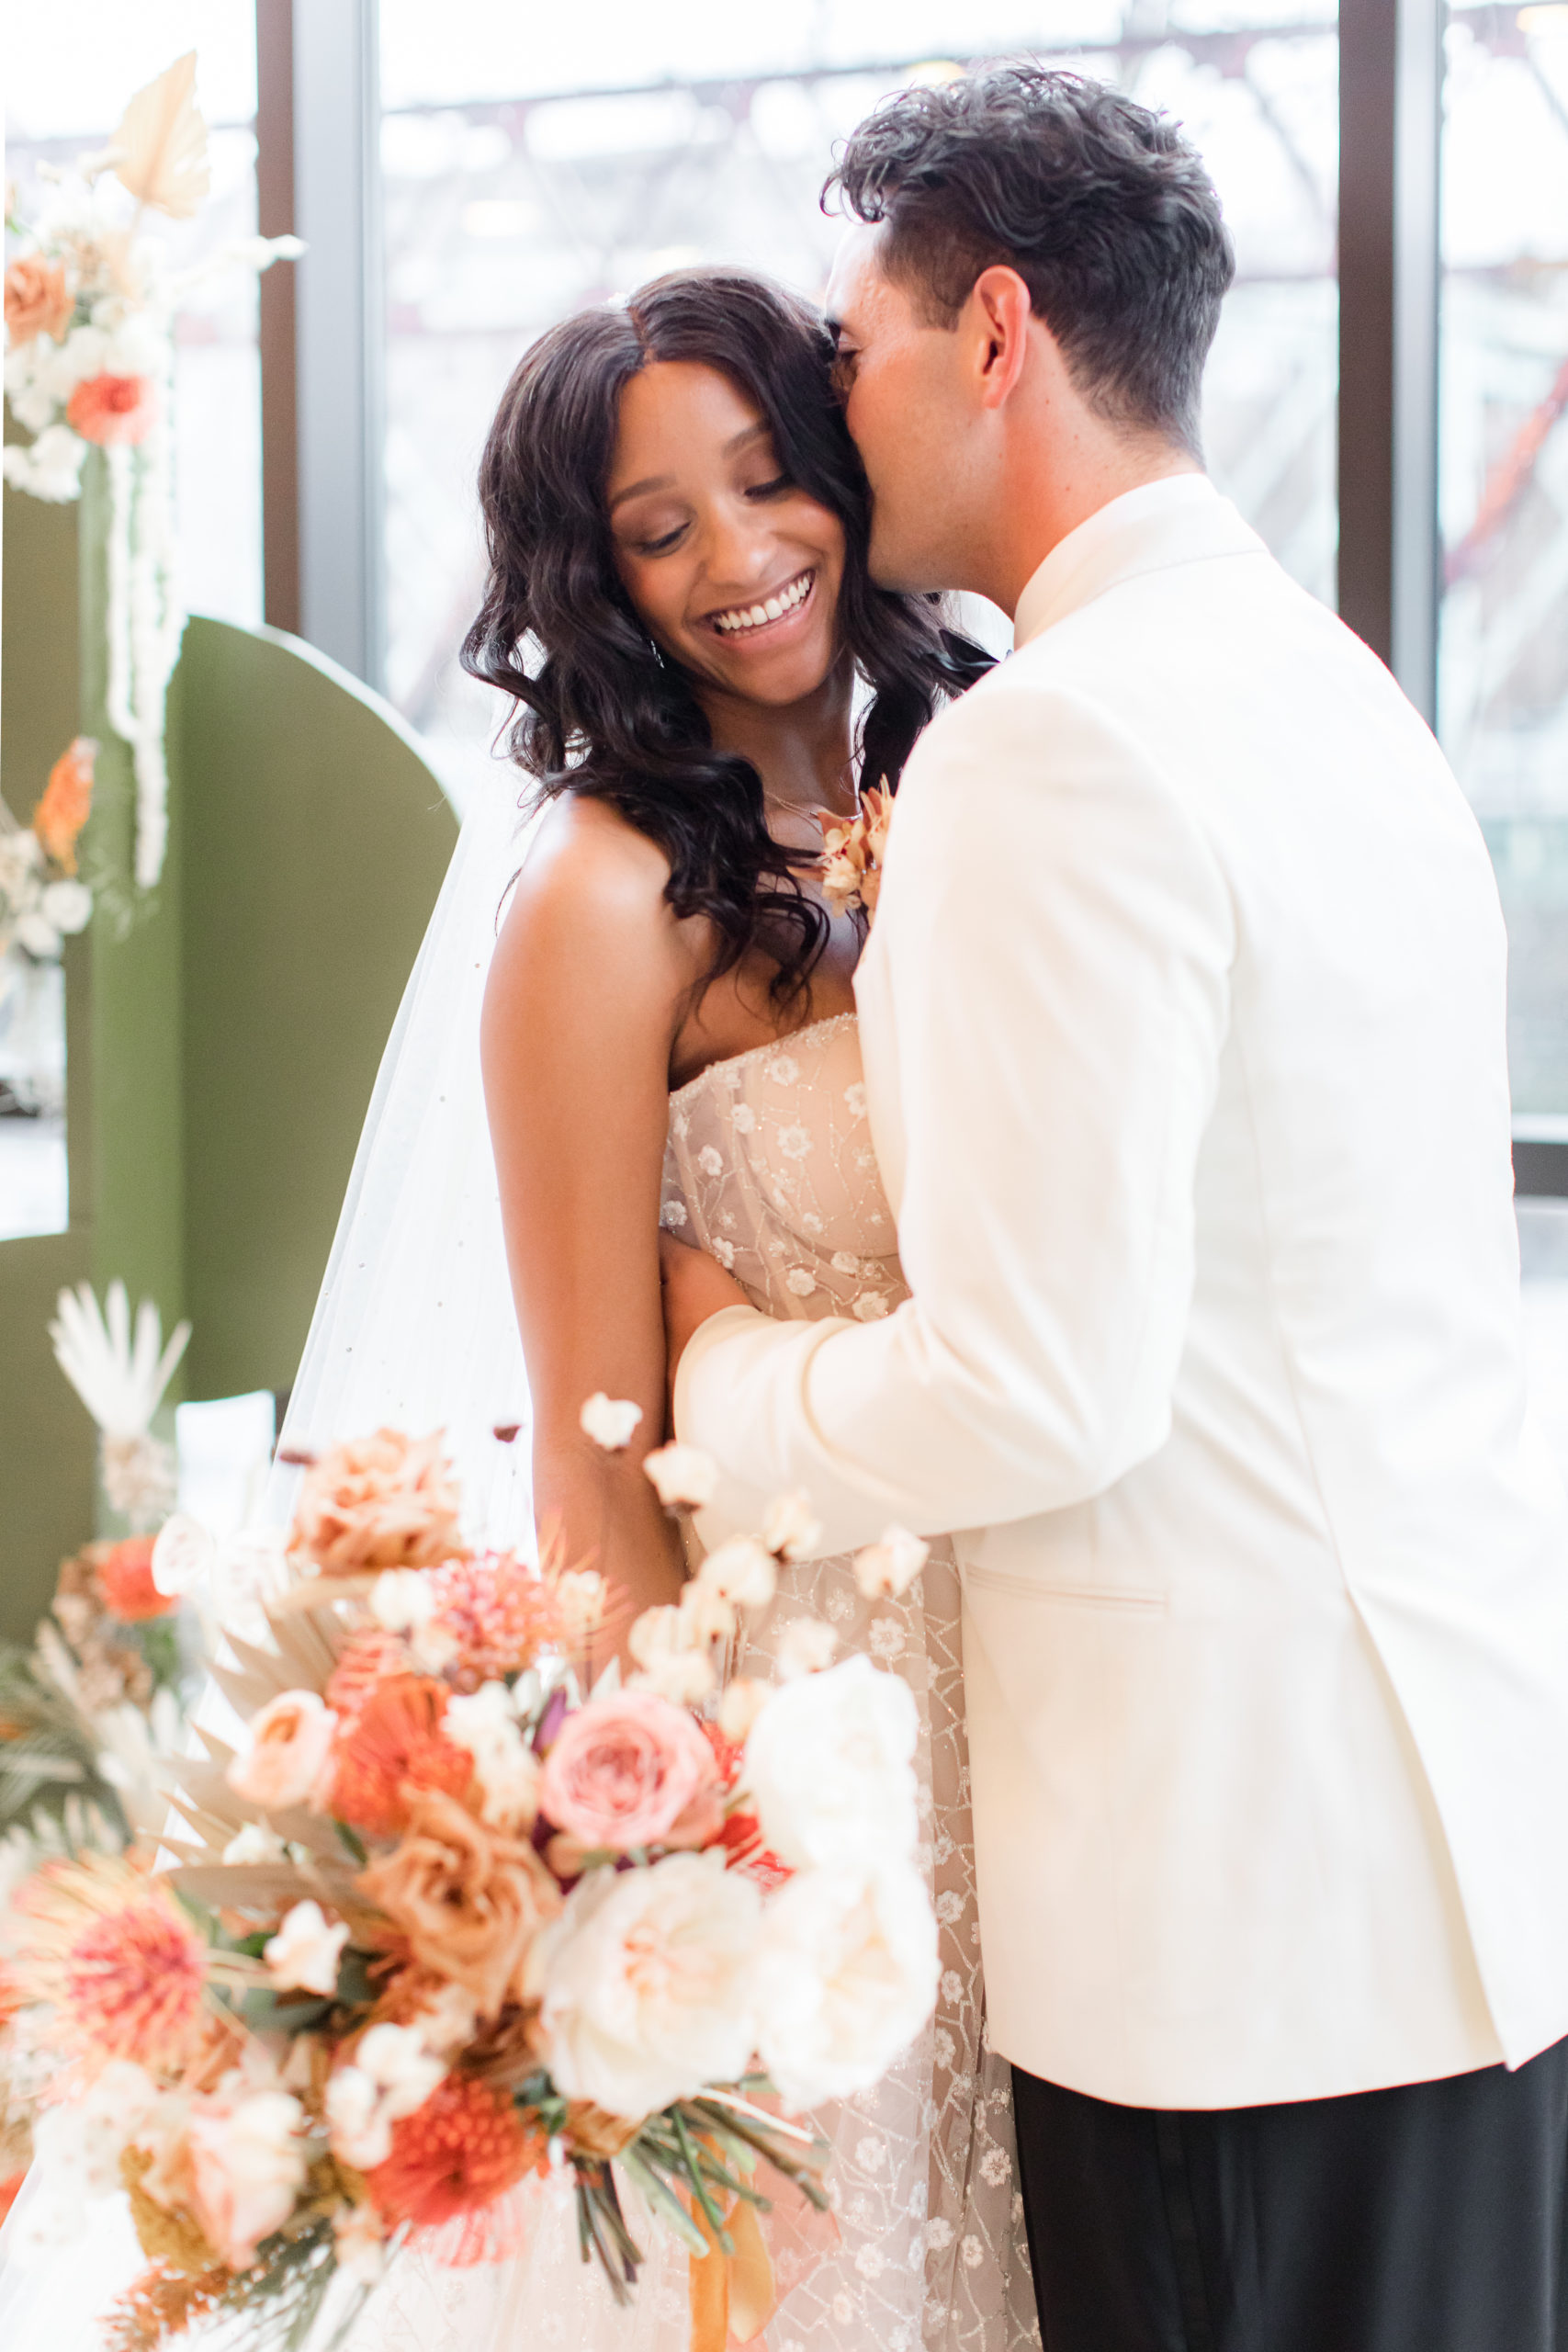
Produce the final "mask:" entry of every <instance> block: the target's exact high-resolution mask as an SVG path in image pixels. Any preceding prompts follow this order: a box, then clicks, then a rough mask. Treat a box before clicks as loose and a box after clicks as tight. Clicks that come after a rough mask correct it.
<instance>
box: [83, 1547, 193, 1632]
mask: <svg viewBox="0 0 1568 2352" xmlns="http://www.w3.org/2000/svg"><path fill="white" fill-rule="evenodd" d="M97 1587H98V1599H99V1600H101V1601H102V1602H103V1604H104V1607H105V1608H106V1609H107V1611H108V1612H109V1615H110V1616H111V1617H118V1619H119V1621H120V1623H121V1624H122V1625H136V1624H140V1623H141V1621H142V1619H143V1618H146V1617H167V1616H168V1614H169V1612H170V1611H171V1610H174V1609H177V1608H178V1607H179V1602H178V1601H177V1600H175V1598H174V1596H173V1595H172V1594H170V1593H166V1592H160V1591H159V1589H158V1588H157V1586H156V1585H155V1584H154V1583H153V1581H152V1536H151V1535H128V1536H127V1537H126V1538H125V1540H124V1541H123V1543H119V1544H106V1545H105V1546H104V1549H103V1552H102V1554H101V1555H100V1556H99V1559H98V1566H97Z"/></svg>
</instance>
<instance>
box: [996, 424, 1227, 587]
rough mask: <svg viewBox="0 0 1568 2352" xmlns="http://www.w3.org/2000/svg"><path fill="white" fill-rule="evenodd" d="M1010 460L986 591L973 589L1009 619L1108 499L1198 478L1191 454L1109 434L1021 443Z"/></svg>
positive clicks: (1159, 442) (1164, 443) (1047, 436)
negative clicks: (1056, 552) (1055, 554)
mask: <svg viewBox="0 0 1568 2352" xmlns="http://www.w3.org/2000/svg"><path fill="white" fill-rule="evenodd" d="M1201 471H1202V468H1201V465H1200V464H1199V462H1198V460H1197V458H1194V457H1193V456H1192V455H1191V454H1190V451H1188V450H1186V449H1184V448H1181V447H1179V446H1178V445H1177V444H1176V443H1174V442H1171V441H1168V440H1166V439H1164V438H1163V437H1158V436H1156V435H1148V434H1139V435H1133V434H1128V433H1125V432H1122V431H1118V430H1115V429H1112V428H1103V429H1101V430H1099V431H1092V430H1090V431H1078V432H1076V433H1074V434H1073V435H1067V436H1063V435H1055V434H1052V433H1048V432H1042V433H1039V434H1035V435H1027V436H1021V446H1020V447H1017V448H1016V449H1015V450H1013V451H1012V452H1010V462H1009V464H1008V467H1007V469H1006V476H1005V481H1004V484H1003V491H1004V494H1003V495H1002V496H1001V497H999V498H998V500H997V501H996V503H995V505H994V507H993V510H992V512H993V515H994V517H995V523H994V527H993V529H992V530H991V531H990V532H989V533H987V539H988V541H989V544H988V546H987V549H986V557H987V561H986V569H987V571H988V572H989V573H990V574H991V584H989V585H982V584H981V583H979V582H976V585H977V586H979V588H980V594H982V595H985V596H988V597H989V598H990V600H991V602H992V603H993V604H995V605H1000V606H1001V608H1002V610H1003V612H1005V613H1006V614H1007V615H1008V616H1009V617H1011V616H1012V615H1013V614H1014V613H1015V612H1016V611H1017V609H1018V600H1019V598H1020V597H1021V595H1022V594H1023V592H1024V589H1025V588H1026V587H1027V586H1028V584H1029V582H1030V581H1031V580H1032V578H1033V576H1034V574H1035V573H1036V572H1037V571H1039V569H1040V566H1041V565H1042V564H1043V562H1044V560H1045V559H1046V557H1047V556H1048V555H1049V554H1050V553H1051V551H1052V549H1053V548H1056V547H1059V546H1060V545H1061V543H1062V541H1063V540H1064V539H1065V538H1066V537H1067V536H1068V534H1069V533H1070V532H1073V531H1076V530H1077V527H1078V526H1079V525H1080V524H1081V523H1087V522H1088V521H1089V517H1090V516H1091V515H1098V514H1099V512H1100V508H1101V507H1102V506H1109V505H1110V504H1111V500H1112V499H1115V498H1121V497H1122V496H1124V495H1125V493H1126V492H1128V491H1130V490H1139V489H1141V488H1142V487H1143V485H1144V484H1145V482H1151V481H1164V480H1165V479H1166V478H1167V477H1168V475H1171V474H1190V473H1201Z"/></svg>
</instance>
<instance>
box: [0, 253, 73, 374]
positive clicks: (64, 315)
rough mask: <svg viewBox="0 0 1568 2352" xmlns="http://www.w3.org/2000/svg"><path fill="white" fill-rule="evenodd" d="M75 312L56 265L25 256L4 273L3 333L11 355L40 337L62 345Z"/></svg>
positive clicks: (29, 255) (34, 256)
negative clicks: (11, 352) (4, 318)
mask: <svg viewBox="0 0 1568 2352" xmlns="http://www.w3.org/2000/svg"><path fill="white" fill-rule="evenodd" d="M75 308H76V303H75V299H74V297H73V295H72V294H71V293H70V292H69V291H68V290H67V288H66V284H65V272H64V271H63V270H62V268H61V266H60V264H59V263H58V262H57V261H45V260H44V258H43V256H42V254H25V255H24V256H23V258H22V259H21V260H20V261H14V262H13V263H12V264H11V266H10V268H9V269H8V270H7V271H6V333H7V334H9V336H10V338H11V348H12V349H13V351H15V350H17V348H18V347H19V346H20V345H22V344H24V343H31V342H32V341H33V339H34V337H35V336H37V335H40V334H47V335H49V336H51V338H52V339H53V341H54V342H56V343H60V342H62V340H63V338H64V334H65V330H66V328H67V327H68V326H69V325H70V324H71V316H72V312H73V311H74V310H75Z"/></svg>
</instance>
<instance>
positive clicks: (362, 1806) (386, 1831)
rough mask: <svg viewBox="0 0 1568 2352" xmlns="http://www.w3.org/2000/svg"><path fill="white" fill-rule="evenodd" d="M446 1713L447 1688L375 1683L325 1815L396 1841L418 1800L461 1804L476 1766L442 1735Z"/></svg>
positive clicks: (403, 1677)
mask: <svg viewBox="0 0 1568 2352" xmlns="http://www.w3.org/2000/svg"><path fill="white" fill-rule="evenodd" d="M445 1713H446V1687H445V1685H444V1684H442V1683H439V1682H436V1681H434V1680H433V1679H431V1678H430V1677H429V1676H428V1675H420V1674H395V1675H392V1676H390V1677H389V1679H387V1680H386V1681H384V1682H380V1683H378V1684H377V1686H376V1688H375V1689H374V1690H373V1691H371V1693H370V1695H369V1697H368V1698H367V1701H366V1702H365V1704H364V1706H363V1707H362V1708H361V1710H360V1713H359V1715H358V1717H357V1719H356V1720H355V1722H354V1723H353V1724H350V1725H349V1727H348V1729H347V1730H346V1731H344V1733H342V1734H341V1735H340V1736H339V1739H338V1742H337V1747H336V1749H335V1751H334V1755H333V1779H332V1792H331V1796H330V1799H329V1807H328V1809H329V1810H330V1811H331V1812H333V1813H334V1814H336V1815H337V1817H338V1819H339V1820H340V1821H346V1822H347V1823H348V1824H349V1825H350V1826H351V1827H353V1828H355V1829H359V1830H363V1832H364V1833H365V1835H366V1836H367V1838H395V1837H397V1835H398V1834H399V1832H400V1830H401V1829H402V1828H403V1826H404V1825H405V1824H406V1823H407V1821H408V1819H409V1817H410V1811H411V1807H412V1804H413V1802H414V1800H415V1799H416V1798H417V1797H418V1796H420V1795H421V1794H422V1793H423V1792H427V1791H434V1792H437V1793H438V1794H440V1795H442V1796H447V1797H460V1796H461V1795H462V1794H463V1792H464V1791H465V1790H466V1789H467V1788H468V1783H469V1781H471V1780H472V1779H473V1777H474V1759H473V1758H472V1756H471V1755H470V1754H469V1753H468V1749H467V1748H466V1747H458V1746H457V1743H456V1742H455V1741H453V1740H450V1739H448V1738H447V1737H446V1734H445V1733H444V1732H443V1730H442V1728H441V1718H442V1716H443V1715H444V1714H445ZM448 1973H450V1972H448Z"/></svg>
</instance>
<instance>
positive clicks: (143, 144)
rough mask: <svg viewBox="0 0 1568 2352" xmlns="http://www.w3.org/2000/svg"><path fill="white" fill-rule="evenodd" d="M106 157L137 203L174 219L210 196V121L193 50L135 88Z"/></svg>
mask: <svg viewBox="0 0 1568 2352" xmlns="http://www.w3.org/2000/svg"><path fill="white" fill-rule="evenodd" d="M106 160H107V163H108V165H109V168H110V169H111V170H112V171H113V173H114V174H115V176H116V178H117V179H118V181H119V183H120V185H121V187H127V188H129V189H130V193H131V195H132V196H133V197H135V198H136V199H137V201H138V202H139V203H141V204H145V205H149V206H150V207H151V208H152V210H153V211H154V212H166V213H167V214H168V215H169V217H170V219H171V220H189V219H190V217H191V215H192V214H193V213H194V212H195V211H196V210H197V209H198V207H199V206H200V205H201V204H203V203H204V202H205V201H206V198H207V194H208V190H209V187H211V184H212V174H211V171H210V169H209V164H208V161H207V125H206V123H205V122H204V121H203V120H202V117H201V111H200V108H199V107H197V103H196V51H195V50H194V49H193V50H189V51H186V55H185V56H184V57H181V58H177V59H176V60H175V63H174V64H173V65H171V66H169V67H168V68H167V70H166V71H165V72H164V73H162V74H159V76H158V78H157V80H156V81H155V82H149V83H148V84H147V85H146V87H145V89H141V90H138V91H137V93H136V96H134V97H133V98H132V99H131V101H130V105H129V106H128V107H126V109H125V112H124V114H123V115H121V117H120V119H119V128H118V130H117V131H116V132H115V134H114V137H113V138H112V140H111V141H109V146H108V151H107V158H106Z"/></svg>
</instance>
